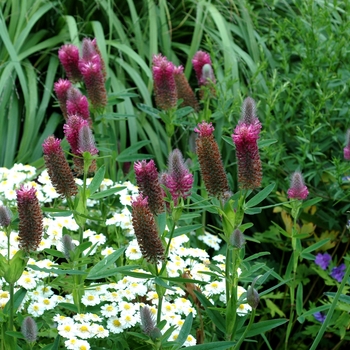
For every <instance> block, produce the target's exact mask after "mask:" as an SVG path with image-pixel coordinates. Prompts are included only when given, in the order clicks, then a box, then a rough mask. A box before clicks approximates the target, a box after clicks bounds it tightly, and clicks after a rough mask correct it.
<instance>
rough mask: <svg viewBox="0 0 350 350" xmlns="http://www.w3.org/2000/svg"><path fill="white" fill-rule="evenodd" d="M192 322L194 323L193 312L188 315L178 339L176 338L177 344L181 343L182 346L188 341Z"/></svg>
mask: <svg viewBox="0 0 350 350" xmlns="http://www.w3.org/2000/svg"><path fill="white" fill-rule="evenodd" d="M192 322H193V314H192V312H190V313H189V314H188V315H187V317H186V319H185V322H184V324H183V325H182V327H181V330H180V333H179V335H178V337H177V338H176V343H179V345H180V346H181V345H182V344H183V343H184V342H185V341H186V339H187V337H188V335H189V334H190V332H191V328H192Z"/></svg>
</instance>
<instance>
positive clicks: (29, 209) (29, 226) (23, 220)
mask: <svg viewBox="0 0 350 350" xmlns="http://www.w3.org/2000/svg"><path fill="white" fill-rule="evenodd" d="M16 193H17V207H18V216H19V233H18V238H19V248H20V249H22V250H24V251H25V252H30V251H35V250H37V249H38V247H39V244H40V242H41V238H42V234H43V215H42V212H41V209H40V205H39V200H38V198H37V196H36V189H35V188H33V187H25V186H23V185H22V186H21V187H20V189H19V190H17V191H16Z"/></svg>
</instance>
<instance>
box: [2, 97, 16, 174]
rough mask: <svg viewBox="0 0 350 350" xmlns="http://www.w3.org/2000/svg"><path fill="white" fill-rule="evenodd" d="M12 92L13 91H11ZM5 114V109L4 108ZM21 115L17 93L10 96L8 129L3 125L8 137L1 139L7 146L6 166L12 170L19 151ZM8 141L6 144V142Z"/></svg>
mask: <svg viewBox="0 0 350 350" xmlns="http://www.w3.org/2000/svg"><path fill="white" fill-rule="evenodd" d="M10 91H11V90H10ZM4 112H5V108H4ZM20 115H21V113H20V112H19V101H18V98H17V95H16V93H15V92H12V94H11V95H10V100H9V104H8V118H7V128H5V127H4V126H5V125H6V124H5V125H4V124H1V125H2V126H3V127H4V131H5V130H6V129H7V130H6V133H7V134H6V135H4V138H2V139H1V141H0V142H2V145H3V146H5V149H6V151H5V153H4V155H5V159H4V165H5V166H7V167H8V168H10V167H11V166H13V164H14V159H15V155H16V151H17V143H18V136H19V125H20ZM5 140H6V142H5Z"/></svg>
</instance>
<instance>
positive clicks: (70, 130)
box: [63, 115, 89, 156]
mask: <svg viewBox="0 0 350 350" xmlns="http://www.w3.org/2000/svg"><path fill="white" fill-rule="evenodd" d="M84 126H87V127H89V123H88V122H87V120H85V119H83V118H82V117H80V116H78V115H70V116H69V118H68V120H67V123H66V124H64V125H63V132H64V134H65V135H66V138H67V141H68V143H69V145H70V148H71V151H72V153H73V154H75V155H79V156H80V155H81V152H80V151H79V131H80V129H81V128H83V127H84Z"/></svg>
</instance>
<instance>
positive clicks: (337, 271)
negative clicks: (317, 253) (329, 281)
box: [330, 264, 346, 283]
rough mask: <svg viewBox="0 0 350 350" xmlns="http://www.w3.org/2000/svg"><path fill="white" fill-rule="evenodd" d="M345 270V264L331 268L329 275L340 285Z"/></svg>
mask: <svg viewBox="0 0 350 350" xmlns="http://www.w3.org/2000/svg"><path fill="white" fill-rule="evenodd" d="M345 269H346V265H345V264H341V265H339V266H338V267H333V269H332V271H331V273H330V275H331V277H333V278H334V279H335V280H337V281H338V282H339V283H340V282H341V281H342V280H343V277H344V274H345Z"/></svg>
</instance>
